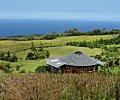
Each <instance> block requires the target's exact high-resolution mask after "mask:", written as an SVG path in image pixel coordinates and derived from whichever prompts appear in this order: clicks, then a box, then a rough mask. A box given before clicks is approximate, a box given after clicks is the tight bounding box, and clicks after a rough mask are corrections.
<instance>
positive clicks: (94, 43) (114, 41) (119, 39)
mask: <svg viewBox="0 0 120 100" xmlns="http://www.w3.org/2000/svg"><path fill="white" fill-rule="evenodd" d="M111 44H116V45H117V44H120V34H119V36H117V37H116V38H112V39H106V40H103V39H100V40H96V41H90V42H87V41H83V42H76V41H73V42H67V43H66V45H67V46H78V47H80V46H81V47H90V48H100V47H101V46H103V45H111Z"/></svg>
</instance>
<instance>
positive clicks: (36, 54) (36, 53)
mask: <svg viewBox="0 0 120 100" xmlns="http://www.w3.org/2000/svg"><path fill="white" fill-rule="evenodd" d="M49 56H50V53H49V51H48V50H44V49H43V48H42V46H40V47H39V48H36V47H35V46H34V43H32V45H31V52H29V53H28V54H27V57H26V60H37V59H44V58H48V57H49Z"/></svg>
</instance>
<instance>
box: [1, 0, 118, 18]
mask: <svg viewBox="0 0 120 100" xmlns="http://www.w3.org/2000/svg"><path fill="white" fill-rule="evenodd" d="M0 18H4V19H80V20H81V19H87V20H120V0H0Z"/></svg>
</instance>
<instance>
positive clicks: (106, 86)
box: [0, 73, 120, 100]
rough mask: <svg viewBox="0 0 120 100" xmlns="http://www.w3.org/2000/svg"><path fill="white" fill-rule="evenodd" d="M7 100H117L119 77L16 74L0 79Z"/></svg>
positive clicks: (3, 97) (119, 92)
mask: <svg viewBox="0 0 120 100" xmlns="http://www.w3.org/2000/svg"><path fill="white" fill-rule="evenodd" d="M0 81H1V82H0V97H1V98H2V99H5V100H8V99H12V100H103V99H104V100H111V99H113V100H114V99H116V100H120V76H119V75H103V74H47V73H46V74H30V73H29V74H19V75H17V74H16V75H14V74H11V75H6V76H2V77H1V78H0Z"/></svg>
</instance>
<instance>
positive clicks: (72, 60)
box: [46, 51, 105, 68]
mask: <svg viewBox="0 0 120 100" xmlns="http://www.w3.org/2000/svg"><path fill="white" fill-rule="evenodd" d="M46 62H47V64H48V65H51V66H54V67H56V68H59V67H60V66H63V65H70V66H79V67H80V66H81V67H82V66H93V65H102V66H105V63H104V62H101V61H99V60H97V59H95V58H93V57H90V56H88V55H86V54H83V53H82V52H79V51H77V52H75V53H73V54H70V55H68V56H65V57H57V58H49V59H47V61H46Z"/></svg>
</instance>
